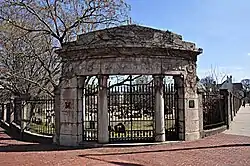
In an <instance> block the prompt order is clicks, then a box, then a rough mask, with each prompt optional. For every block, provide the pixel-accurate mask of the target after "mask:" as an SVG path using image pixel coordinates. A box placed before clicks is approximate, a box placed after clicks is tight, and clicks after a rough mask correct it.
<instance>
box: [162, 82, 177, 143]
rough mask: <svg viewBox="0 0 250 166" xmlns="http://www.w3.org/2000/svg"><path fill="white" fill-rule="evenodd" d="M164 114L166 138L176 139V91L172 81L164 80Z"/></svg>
mask: <svg viewBox="0 0 250 166" xmlns="http://www.w3.org/2000/svg"><path fill="white" fill-rule="evenodd" d="M163 87H164V89H163V93H164V115H165V135H166V140H168V141H173V140H177V139H178V93H177V90H178V89H177V86H174V83H165V81H164V86H163Z"/></svg>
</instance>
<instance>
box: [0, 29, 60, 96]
mask: <svg viewBox="0 0 250 166" xmlns="http://www.w3.org/2000/svg"><path fill="white" fill-rule="evenodd" d="M7 27H8V28H5V29H4V30H3V31H1V33H0V37H1V40H2V41H3V44H2V51H1V53H0V62H1V65H2V72H1V79H0V85H2V86H3V87H4V88H5V89H7V90H9V91H11V92H12V94H14V95H16V96H19V97H21V96H23V97H25V98H30V97H35V96H37V95H40V94H41V93H44V92H46V93H47V94H49V95H51V96H53V93H52V92H53V88H54V87H55V86H56V85H57V82H58V78H59V74H60V63H59V59H58V57H57V55H55V54H54V53H53V50H51V44H52V41H51V38H49V37H46V36H40V35H37V34H26V33H25V32H24V31H17V29H16V27H13V26H7Z"/></svg>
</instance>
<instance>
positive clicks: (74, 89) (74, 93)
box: [54, 77, 83, 146]
mask: <svg viewBox="0 0 250 166" xmlns="http://www.w3.org/2000/svg"><path fill="white" fill-rule="evenodd" d="M82 79H83V77H73V78H67V79H66V78H64V79H63V80H61V83H60V88H59V95H60V96H59V97H58V98H57V99H56V103H55V104H56V105H57V106H56V107H55V109H56V127H57V128H58V129H56V132H57V133H56V138H55V139H54V141H56V143H57V144H59V145H63V146H78V145H79V144H81V143H82V108H83V107H82V98H81V89H80V87H79V84H80V82H82ZM59 102H60V103H59ZM58 104H59V105H58Z"/></svg>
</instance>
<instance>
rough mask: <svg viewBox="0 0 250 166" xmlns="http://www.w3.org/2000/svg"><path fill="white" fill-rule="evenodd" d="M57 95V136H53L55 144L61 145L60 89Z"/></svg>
mask: <svg viewBox="0 0 250 166" xmlns="http://www.w3.org/2000/svg"><path fill="white" fill-rule="evenodd" d="M54 93H55V103H54V111H55V134H54V136H53V143H54V144H58V145H60V127H61V125H60V108H61V105H60V104H61V101H60V100H61V95H60V89H59V88H57V89H55V91H54Z"/></svg>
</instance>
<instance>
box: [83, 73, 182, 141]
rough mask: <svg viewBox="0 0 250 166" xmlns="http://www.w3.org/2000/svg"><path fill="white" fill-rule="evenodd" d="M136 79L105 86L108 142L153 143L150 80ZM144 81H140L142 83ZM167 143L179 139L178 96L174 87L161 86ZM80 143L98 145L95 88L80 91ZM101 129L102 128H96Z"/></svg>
mask: <svg viewBox="0 0 250 166" xmlns="http://www.w3.org/2000/svg"><path fill="white" fill-rule="evenodd" d="M136 78H141V77H138V76H129V77H127V78H126V79H125V80H123V81H120V82H117V83H112V82H109V85H108V96H107V97H108V113H109V126H108V129H109V139H110V142H152V141H154V131H155V120H154V111H155V87H154V82H153V78H152V77H151V78H150V77H149V79H147V81H138V79H136ZM142 80H143V79H142ZM163 84H164V85H163V87H164V88H163V93H164V94H163V95H164V115H165V133H166V140H176V139H178V93H177V90H178V89H177V88H176V87H175V86H174V84H173V83H166V82H165V81H164V83H163ZM83 96H84V98H83V107H85V109H84V110H85V113H84V115H83V141H95V142H96V141H97V130H98V122H97V116H98V85H97V84H91V85H88V86H86V87H85V88H84V90H83ZM99 125H101V124H99Z"/></svg>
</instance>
